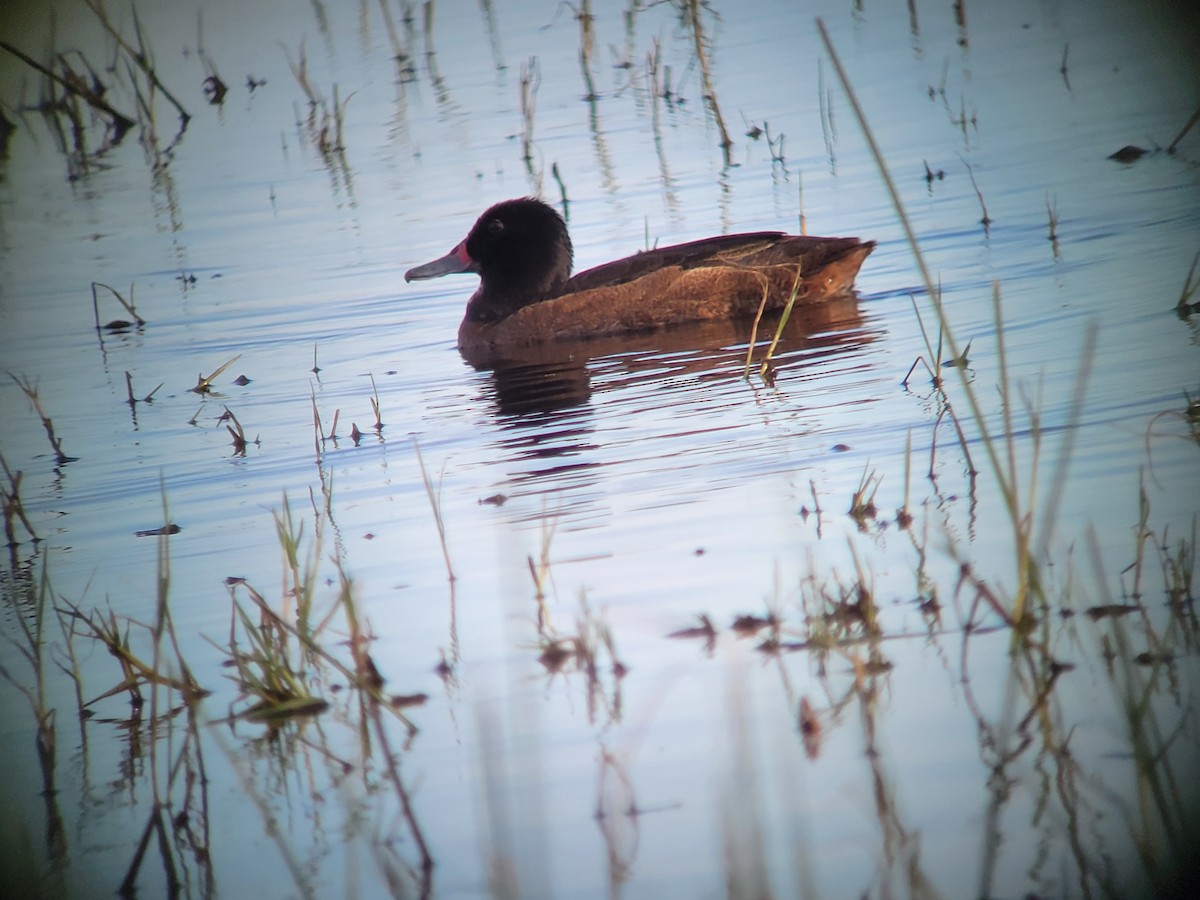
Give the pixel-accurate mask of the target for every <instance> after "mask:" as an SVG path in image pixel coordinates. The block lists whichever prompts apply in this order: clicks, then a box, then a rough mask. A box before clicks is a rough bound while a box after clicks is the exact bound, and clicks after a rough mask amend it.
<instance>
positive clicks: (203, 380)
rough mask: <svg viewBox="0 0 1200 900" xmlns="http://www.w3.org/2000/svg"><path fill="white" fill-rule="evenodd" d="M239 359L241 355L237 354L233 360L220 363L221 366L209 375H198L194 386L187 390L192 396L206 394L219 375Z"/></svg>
mask: <svg viewBox="0 0 1200 900" xmlns="http://www.w3.org/2000/svg"><path fill="white" fill-rule="evenodd" d="M241 358H242V354H240V353H239V354H238V355H237V356H235V357H233V359H229V360H226V361H225V362H223V363H221V365H220V366H218V367H217V368H216V370H215V371H214V372H213V373H212V374H211V375H205V374H204V373H203V372H202V373H200V374H199V375H198V376H197V378H196V386H195V387H193V388H189V389H188V390H190V391H191V392H192V393H193V394H207V393H208V392H209V391H211V390H212V384H213V382H214V381H216V380H217V378H219V377H220V375H221V373H222V372H224V371H225V370H226V369H228V368H229V367H230V366H232V365H233V364H234V363H235V362H237V361H238V360H239V359H241Z"/></svg>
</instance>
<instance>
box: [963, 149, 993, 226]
mask: <svg viewBox="0 0 1200 900" xmlns="http://www.w3.org/2000/svg"><path fill="white" fill-rule="evenodd" d="M959 159H962V157H961V156H960V157H959ZM962 164H963V165H964V166H966V167H967V175H968V176H970V179H971V187H973V188H975V196H976V197H978V198H979V207H980V208H981V209H982V210H983V218H982V219H980V220H979V223H980V224H981V225H982V226H983V233H984V234H987V233H988V229H989V226H991V224H992V217H991V216H989V215H988V211H987V204H986V203H984V202H983V192H982V191H980V190H979V184H978V183H977V182H976V181H975V172H974V171H972V169H971V164H970V163H969V162H967V161H966V160H965V159H963V160H962Z"/></svg>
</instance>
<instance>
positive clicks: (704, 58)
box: [685, 0, 733, 167]
mask: <svg viewBox="0 0 1200 900" xmlns="http://www.w3.org/2000/svg"><path fill="white" fill-rule="evenodd" d="M685 2H686V7H685V10H686V15H687V20H686V21H687V23H688V25H689V27H690V29H691V32H692V38H693V41H694V43H695V45H696V59H697V60H698V61H699V63H700V79H701V82H702V84H703V90H704V102H705V104H706V105H707V107H708V110H709V112H710V113H711V114H712V117H713V122H714V123H715V124H716V126H717V132H718V134H719V135H720V137H721V140H720V144H719V146H720V147H721V156H722V157H723V159H724V161H725V166H726V167H729V166H731V165H733V138H731V137H730V136H729V129H727V128H726V127H725V117H724V116H723V115H721V104H720V102H719V101H718V100H717V89H716V86H715V85H714V84H713V78H712V70H711V67H710V65H709V61H708V39H707V38H706V37H705V35H704V24H703V23H702V22H701V21H700V8H701V3H700V0H685Z"/></svg>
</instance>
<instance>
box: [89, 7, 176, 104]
mask: <svg viewBox="0 0 1200 900" xmlns="http://www.w3.org/2000/svg"><path fill="white" fill-rule="evenodd" d="M83 2H84V5H85V6H87V8H88V9H90V10H91V11H92V13H93V14H94V15H95V16H96V18H97V19H99V20H100V24H101V25H102V26H103V27H104V30H105V31H107V32H108V33H109V34H110V35H112V39H113V40H114V41H116V42H117V46H119V47H120V48H121V49H122V50H124V51H125V52H126V53H127V54H128V55H129V57H130V59H132V60H133V61H134V62H136V63H137V65H138V68H139V69H141V70H142V71H143V72H144V73H146V77H147V78H149V79H150V83H151V84H153V85H154V86H155V87H156V88H158V90H160V91H162V95H163V96H164V97H166V98H167V100H169V101H170V103H171V105H172V106H174V107H175V110H176V111H177V112H178V113H179V118H180V119H182V120H183V121H184V123H185V124H186V123H187V122H188V120H189V119H191V115H190V114H189V113H188V111H187V110H186V109H184V108H183V104H182V103H180V102H179V101H178V100H176V99H175V95H174V94H172V93H171V92H170V91H169V90H168V89H167V86H166V85H165V84H163V83H162V82H161V81H160V80H159V78H158V75H157V74H155V71H154V63H153V61H152V60H151V58H150V51H149V49H147V47H146V42H145V41H144V40H143V39H142V25H141V22H139V21H138V16H137V7H136V6H135V7H133V30H134V33H135V34H137V39H138V48H137V49H136V50H135V49H134V48H133V47H131V46H130V45H129V42H128V41H126V40H125V38H124V37H122V35H121V32H119V31H117V29H116V28H115V27H114V26H113V24H112V23H111V22H110V21H109V20H108V13H107V11H106V10H105V9H104V7H103V6H101V5H100V3H98V2H97V0H83Z"/></svg>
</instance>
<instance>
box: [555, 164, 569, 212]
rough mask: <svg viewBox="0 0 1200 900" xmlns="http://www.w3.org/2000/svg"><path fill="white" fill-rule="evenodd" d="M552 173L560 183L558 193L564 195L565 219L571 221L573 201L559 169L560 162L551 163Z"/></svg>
mask: <svg viewBox="0 0 1200 900" xmlns="http://www.w3.org/2000/svg"><path fill="white" fill-rule="evenodd" d="M550 174H551V175H552V176H554V180H555V182H556V183H557V184H558V193H559V195H560V196H561V197H562V208H563V219H564V220H566V221H567V222H570V221H571V201H570V199H569V198H568V197H567V186H566V185H565V184H563V179H562V174H561V173H560V172H559V171H558V163H556V162H555V163H551V164H550Z"/></svg>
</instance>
